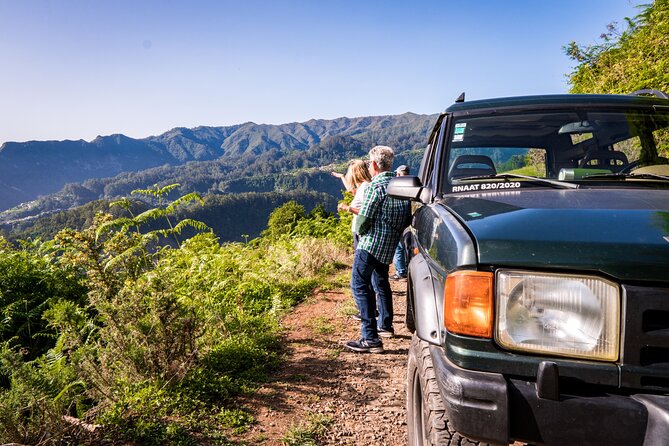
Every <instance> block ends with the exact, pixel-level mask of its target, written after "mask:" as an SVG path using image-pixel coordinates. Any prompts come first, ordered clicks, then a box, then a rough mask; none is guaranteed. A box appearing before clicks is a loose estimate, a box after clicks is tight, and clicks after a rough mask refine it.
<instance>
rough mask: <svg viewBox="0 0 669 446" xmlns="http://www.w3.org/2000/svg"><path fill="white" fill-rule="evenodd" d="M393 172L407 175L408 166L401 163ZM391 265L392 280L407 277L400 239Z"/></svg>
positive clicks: (398, 174) (401, 175)
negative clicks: (393, 269) (393, 270)
mask: <svg viewBox="0 0 669 446" xmlns="http://www.w3.org/2000/svg"><path fill="white" fill-rule="evenodd" d="M395 174H396V175H397V176H398V177H403V176H405V175H409V166H407V165H404V164H402V165H401V166H400V167H398V168H397V169H395ZM393 265H395V274H393V275H392V276H390V278H391V279H392V280H402V279H406V277H407V261H406V257H404V245H403V244H402V239H400V242H399V243H398V244H397V248H396V249H395V255H394V257H393Z"/></svg>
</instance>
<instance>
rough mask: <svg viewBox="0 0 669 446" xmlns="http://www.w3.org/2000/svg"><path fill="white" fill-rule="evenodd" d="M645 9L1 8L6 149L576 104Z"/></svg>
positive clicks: (462, 4) (8, 3)
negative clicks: (249, 125)
mask: <svg viewBox="0 0 669 446" xmlns="http://www.w3.org/2000/svg"><path fill="white" fill-rule="evenodd" d="M639 3H643V2H642V1H640V0H639V1H631V0H479V1H476V0H434V1H421V0H414V1H394V0H384V1H365V0H350V1H349V0H327V1H322V0H295V1H282V0H274V1H270V0H268V1H257V0H238V1H227V0H220V1H214V0H212V1H204V0H189V1H186V0H182V1H175V0H163V1H157V0H145V1H142V0H108V1H102V0H52V1H49V0H0V143H2V142H5V141H26V140H46V139H85V140H87V141H88V140H91V139H93V138H95V137H96V136H97V135H109V134H112V133H123V134H126V135H128V136H131V137H134V138H143V137H147V136H150V135H157V134H160V133H163V132H165V131H167V130H169V129H171V128H173V127H195V126H198V125H208V126H223V125H232V124H239V123H243V122H246V121H253V122H256V123H269V124H281V123H287V122H295V121H297V122H303V121H307V120H309V119H311V118H317V119H333V118H337V117H342V116H347V117H356V116H368V115H391V114H400V113H404V112H407V111H411V112H415V113H425V114H429V113H437V112H439V111H442V110H443V109H444V108H446V107H447V106H448V105H450V104H451V103H452V102H453V100H454V99H455V98H456V97H457V96H458V95H459V94H460V92H462V91H466V92H467V98H468V99H480V98H485V97H493V96H517V95H524V94H544V93H563V92H566V91H567V90H568V85H567V81H566V77H565V76H566V74H568V73H569V72H570V71H571V69H572V67H573V62H572V61H571V60H569V59H568V58H567V56H565V55H564V53H563V51H562V46H563V45H566V44H567V43H569V42H570V41H571V40H575V41H576V42H578V43H581V44H592V43H597V42H599V35H600V34H601V33H602V32H604V31H605V28H606V25H607V24H608V23H610V22H612V21H617V22H619V23H620V24H623V23H624V17H632V16H635V15H636V14H637V13H638V12H639V10H638V9H637V8H636V5H637V4H639Z"/></svg>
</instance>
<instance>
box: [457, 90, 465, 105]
mask: <svg viewBox="0 0 669 446" xmlns="http://www.w3.org/2000/svg"><path fill="white" fill-rule="evenodd" d="M455 102H465V92H464V91H463V92H462V93H460V96H458V98H457V99H456V100H455Z"/></svg>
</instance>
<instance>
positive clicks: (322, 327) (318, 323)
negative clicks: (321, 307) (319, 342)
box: [309, 316, 335, 335]
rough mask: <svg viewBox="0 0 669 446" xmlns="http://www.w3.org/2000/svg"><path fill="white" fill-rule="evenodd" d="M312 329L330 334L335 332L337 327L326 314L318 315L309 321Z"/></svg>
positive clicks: (323, 333)
mask: <svg viewBox="0 0 669 446" xmlns="http://www.w3.org/2000/svg"><path fill="white" fill-rule="evenodd" d="M309 326H310V327H311V329H312V330H313V331H314V332H315V333H318V334H322V335H329V334H332V333H334V332H335V328H334V326H333V325H332V323H330V320H329V319H328V318H326V317H325V316H318V317H315V318H313V319H312V320H311V321H310V322H309Z"/></svg>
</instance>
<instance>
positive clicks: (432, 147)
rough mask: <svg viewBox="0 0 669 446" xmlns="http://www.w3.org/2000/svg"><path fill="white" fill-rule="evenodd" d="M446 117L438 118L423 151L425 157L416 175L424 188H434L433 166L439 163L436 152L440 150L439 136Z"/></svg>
mask: <svg viewBox="0 0 669 446" xmlns="http://www.w3.org/2000/svg"><path fill="white" fill-rule="evenodd" d="M445 118H446V115H445V114H442V115H441V116H439V119H438V120H437V122H436V124H435V125H434V128H433V129H432V133H431V135H430V140H429V143H428V145H427V149H426V150H425V155H424V156H423V161H422V162H421V165H420V171H419V173H418V175H419V177H420V180H421V182H422V183H423V185H424V186H426V187H429V188H432V189H433V188H434V186H435V184H434V180H433V177H434V173H435V168H434V166H435V164H436V163H438V162H439V156H438V153H437V151H438V150H440V149H441V144H440V142H441V136H442V133H443V131H444V123H445V122H446V119H445Z"/></svg>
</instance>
